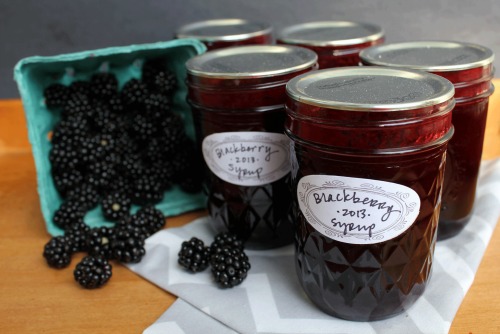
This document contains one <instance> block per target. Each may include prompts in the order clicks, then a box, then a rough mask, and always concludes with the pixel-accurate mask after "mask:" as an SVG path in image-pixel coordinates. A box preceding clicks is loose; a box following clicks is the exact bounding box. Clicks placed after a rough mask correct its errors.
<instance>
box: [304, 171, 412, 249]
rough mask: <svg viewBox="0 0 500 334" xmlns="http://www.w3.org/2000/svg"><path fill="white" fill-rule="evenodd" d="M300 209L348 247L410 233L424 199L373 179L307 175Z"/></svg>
mask: <svg viewBox="0 0 500 334" xmlns="http://www.w3.org/2000/svg"><path fill="white" fill-rule="evenodd" d="M297 197H298V200H299V207H300V210H301V211H302V213H303V214H304V216H305V217H306V219H307V221H308V222H309V224H311V225H312V226H313V227H314V228H315V229H316V230H317V231H318V232H320V233H321V234H323V235H325V236H327V237H329V238H331V239H334V240H337V241H341V242H345V243H351V244H374V243H379V242H383V241H387V240H390V239H392V238H395V237H397V236H398V235H400V234H402V233H403V232H404V231H406V230H407V229H408V228H409V227H410V226H411V225H412V224H413V222H414V221H415V219H417V216H418V214H419V212H420V197H419V196H418V194H417V193H416V192H415V191H414V190H413V189H411V188H408V187H406V186H403V185H400V184H397V183H391V182H385V181H377V180H370V179H360V178H352V177H344V176H333V175H307V176H304V177H302V178H301V179H300V180H299V183H298V187H297Z"/></svg>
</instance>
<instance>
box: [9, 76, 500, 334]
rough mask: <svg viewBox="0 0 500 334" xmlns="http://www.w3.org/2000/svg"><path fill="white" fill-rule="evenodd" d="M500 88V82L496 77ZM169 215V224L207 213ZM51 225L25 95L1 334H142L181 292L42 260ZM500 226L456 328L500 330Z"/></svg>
mask: <svg viewBox="0 0 500 334" xmlns="http://www.w3.org/2000/svg"><path fill="white" fill-rule="evenodd" d="M496 84H497V87H500V80H496ZM495 157H500V92H497V94H494V95H493V97H492V98H491V99H490V110H489V116H488V124H487V130H486V139H485V147H484V151H483V159H492V158H495ZM204 214H205V212H204V211H203V210H202V211H196V212H191V213H187V214H183V215H181V216H177V217H170V218H168V219H167V228H168V227H175V226H180V225H182V224H185V223H187V222H190V221H192V220H193V219H195V218H197V217H200V216H202V215H204ZM49 238H50V236H49V235H48V233H47V232H46V230H45V223H44V221H43V218H42V215H41V212H40V205H39V200H38V195H37V192H36V176H35V167H34V163H33V159H32V156H31V151H30V147H29V142H28V139H27V133H26V128H25V120H24V114H23V111H22V105H21V102H20V101H19V100H2V101H0V333H1V334H6V333H16V334H19V333H93V334H96V333H106V334H109V333H141V332H142V331H143V330H144V329H145V328H147V327H148V326H149V325H150V324H152V323H153V322H154V321H155V320H156V319H157V318H158V317H159V316H160V315H161V314H162V313H163V312H165V310H166V309H167V308H168V307H169V306H170V305H171V304H172V303H173V302H174V301H175V297H174V296H173V295H171V294H169V293H168V292H166V291H164V290H162V289H160V288H158V287H157V286H155V285H153V284H152V283H150V282H148V281H146V280H145V279H143V278H141V277H139V276H137V275H136V274H134V273H133V272H132V271H130V270H128V269H127V268H125V267H124V266H122V265H120V264H115V262H113V277H112V278H111V280H110V281H109V283H108V284H107V285H106V286H104V287H103V288H101V289H96V290H85V289H82V288H80V287H79V286H78V285H77V284H76V283H75V281H74V280H73V268H74V266H75V264H76V263H77V262H78V261H79V259H80V258H81V257H82V255H77V256H76V257H75V258H73V261H72V263H71V265H70V266H69V267H68V268H66V269H62V270H55V269H51V268H49V267H48V266H47V264H46V262H45V259H44V258H43V257H42V251H43V246H44V245H45V243H46V242H47V241H48V240H49ZM499 259H500V224H497V228H496V229H495V232H494V234H493V237H492V239H491V241H490V244H489V246H488V248H487V250H486V253H485V255H484V258H483V260H482V263H481V266H480V267H479V271H478V272H477V275H476V278H475V281H474V284H473V285H472V287H471V289H470V290H469V292H468V293H467V296H466V297H465V300H464V301H463V303H462V305H461V307H460V309H459V311H458V313H457V315H456V318H455V320H454V322H453V324H452V327H451V331H450V333H466V334H468V333H474V334H476V333H500V262H499Z"/></svg>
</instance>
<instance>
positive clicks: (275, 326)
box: [129, 159, 500, 334]
mask: <svg viewBox="0 0 500 334" xmlns="http://www.w3.org/2000/svg"><path fill="white" fill-rule="evenodd" d="M499 217H500V159H497V160H493V161H485V162H483V164H482V168H481V173H480V179H479V185H478V193H477V202H476V206H475V209H474V215H473V217H472V219H471V221H470V222H469V224H468V225H467V226H466V228H465V230H463V231H462V232H461V233H460V234H459V235H458V236H456V237H454V238H452V239H449V240H444V241H440V242H438V244H437V246H436V250H435V263H434V268H433V274H432V277H431V279H430V282H429V284H428V285H427V288H426V291H425V293H424V295H423V296H422V297H421V298H420V299H419V300H418V301H417V302H416V304H414V305H413V306H412V307H411V308H409V309H408V310H407V311H406V312H404V313H403V314H400V315H398V316H396V317H393V318H391V319H387V320H382V321H375V322H351V321H345V320H340V319H336V318H333V317H331V316H328V315H326V314H324V313H323V312H321V311H320V310H319V309H317V308H316V307H315V306H314V305H313V304H312V303H311V302H310V301H309V300H308V299H307V297H306V296H305V294H304V293H303V292H302V290H301V287H300V286H299V283H298V280H297V278H296V274H295V269H294V261H293V256H294V254H293V246H286V247H283V248H279V249H274V250H269V251H247V254H248V256H249V258H250V262H251V264H252V268H251V270H250V272H249V275H248V277H247V279H246V280H245V281H244V282H243V283H242V284H241V285H239V286H237V287H235V288H233V289H228V290H220V289H218V288H217V287H216V286H215V284H213V283H212V281H211V273H210V270H206V271H205V272H202V273H197V274H190V273H187V272H185V271H184V270H182V268H180V267H179V266H178V264H177V253H178V251H179V249H180V245H181V243H182V241H184V240H188V239H190V238H191V237H193V236H196V237H198V238H200V239H202V240H204V241H205V243H207V244H209V243H210V241H211V240H212V239H213V232H212V231H211V229H210V227H209V226H208V224H207V219H209V218H208V217H204V218H201V219H198V220H196V221H194V222H192V223H190V224H187V225H185V226H183V227H180V228H175V229H168V230H162V231H160V232H158V233H156V234H155V235H153V236H151V237H150V238H149V239H148V240H147V242H146V256H145V258H144V259H143V260H142V261H141V263H139V264H133V265H129V268H130V269H131V270H133V271H134V272H136V273H138V274H139V275H141V276H143V277H144V278H146V279H147V280H149V281H151V282H153V283H154V284H156V285H158V286H160V287H162V288H163V289H165V290H167V291H169V292H171V293H173V294H174V295H176V296H178V297H179V299H178V300H177V301H176V302H175V303H174V305H172V306H171V307H170V308H169V309H168V310H167V311H166V312H165V313H164V314H163V315H162V316H161V317H160V318H159V319H158V320H157V321H156V322H155V323H154V324H152V325H151V326H150V327H148V328H147V329H146V330H145V331H144V333H146V334H156V333H169V334H172V333H174V334H176V333H186V334H190V333H221V334H226V333H228V334H229V333H266V334H267V333H282V334H285V333H325V334H326V333H363V334H369V333H384V334H388V333H389V334H390V333H398V334H399V333H406V334H411V333H431V334H437V333H447V332H448V331H449V328H450V325H451V323H452V321H453V318H454V316H455V314H456V312H457V310H458V308H459V306H460V304H461V302H462V300H463V298H464V296H465V294H466V293H467V290H468V289H469V287H470V286H471V284H472V282H473V280H474V276H475V274H476V271H477V268H478V266H479V263H480V262H481V258H482V256H483V254H484V251H485V249H486V246H487V245H488V243H489V240H490V238H491V235H492V233H493V230H494V229H495V225H496V223H497V220H498V218H499Z"/></svg>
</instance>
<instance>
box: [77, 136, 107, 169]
mask: <svg viewBox="0 0 500 334" xmlns="http://www.w3.org/2000/svg"><path fill="white" fill-rule="evenodd" d="M78 154H79V157H80V160H81V161H82V162H83V164H85V165H86V166H88V165H89V164H91V163H93V162H95V161H98V160H101V158H102V156H103V155H104V152H103V150H102V148H101V147H100V145H98V143H97V140H96V137H85V138H82V141H81V144H80V146H79V148H78Z"/></svg>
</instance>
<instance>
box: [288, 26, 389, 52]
mask: <svg viewBox="0 0 500 334" xmlns="http://www.w3.org/2000/svg"><path fill="white" fill-rule="evenodd" d="M382 37H384V31H383V29H382V28H381V27H379V26H377V25H374V24H369V23H358V22H349V21H318V22H309V23H302V24H297V25H293V26H290V27H287V28H285V29H283V30H282V31H281V32H280V34H279V36H278V40H279V41H281V42H283V43H286V44H302V45H311V46H332V47H334V46H348V45H356V44H362V43H366V42H372V41H376V40H378V39H380V38H382Z"/></svg>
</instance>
